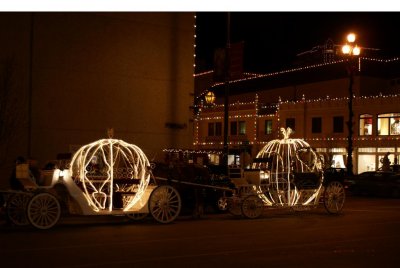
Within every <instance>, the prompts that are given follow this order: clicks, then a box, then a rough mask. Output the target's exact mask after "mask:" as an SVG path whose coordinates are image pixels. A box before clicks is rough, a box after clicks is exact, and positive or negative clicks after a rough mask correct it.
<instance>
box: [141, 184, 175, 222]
mask: <svg viewBox="0 0 400 268" xmlns="http://www.w3.org/2000/svg"><path fill="white" fill-rule="evenodd" d="M149 211H150V214H151V216H153V218H154V219H155V220H156V221H158V222H161V223H170V222H172V221H174V220H175V219H176V217H178V215H179V213H180V211H181V197H180V195H179V193H178V191H177V190H176V189H175V188H173V187H172V186H169V185H161V186H158V187H157V188H155V189H154V190H153V192H152V193H151V195H150V197H149Z"/></svg>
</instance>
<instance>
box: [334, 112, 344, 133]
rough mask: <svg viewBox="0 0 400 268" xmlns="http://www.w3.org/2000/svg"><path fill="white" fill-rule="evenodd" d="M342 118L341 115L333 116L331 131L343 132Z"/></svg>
mask: <svg viewBox="0 0 400 268" xmlns="http://www.w3.org/2000/svg"><path fill="white" fill-rule="evenodd" d="M343 126H344V118H343V116H334V117H333V133H343Z"/></svg>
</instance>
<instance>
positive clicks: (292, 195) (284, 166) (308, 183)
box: [227, 128, 345, 218]
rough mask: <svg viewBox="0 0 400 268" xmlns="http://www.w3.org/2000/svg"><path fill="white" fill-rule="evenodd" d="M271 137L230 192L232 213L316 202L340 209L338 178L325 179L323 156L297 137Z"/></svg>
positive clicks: (306, 206) (312, 205)
mask: <svg viewBox="0 0 400 268" xmlns="http://www.w3.org/2000/svg"><path fill="white" fill-rule="evenodd" d="M281 132H282V134H283V139H277V140H272V141H270V142H269V143H267V144H266V145H265V146H264V148H263V149H262V150H261V151H260V152H259V153H258V155H257V157H256V159H255V161H254V162H253V164H252V168H251V169H247V170H243V171H242V173H241V176H240V178H237V179H232V181H233V182H234V183H235V185H236V191H235V192H234V194H233V196H232V197H230V198H228V199H227V204H228V209H229V211H230V212H231V213H232V214H234V215H243V216H245V217H247V218H257V217H259V216H260V215H261V213H262V211H263V209H264V208H266V207H268V208H291V209H294V210H308V209H311V208H315V207H317V206H318V205H319V204H320V203H323V204H324V207H325V208H326V210H327V211H328V212H329V213H332V214H337V213H340V212H341V211H342V208H343V205H344V201H345V189H344V185H343V183H342V182H341V181H340V180H336V179H329V180H325V178H324V173H323V159H322V158H321V157H320V156H319V155H318V154H317V153H316V152H315V151H314V150H313V149H312V148H311V147H310V145H309V144H308V143H307V142H305V141H304V140H301V139H291V138H289V135H290V133H291V130H290V128H288V129H287V130H285V129H281Z"/></svg>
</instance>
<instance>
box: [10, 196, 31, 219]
mask: <svg viewBox="0 0 400 268" xmlns="http://www.w3.org/2000/svg"><path fill="white" fill-rule="evenodd" d="M29 199H30V196H29V195H27V194H12V195H11V196H10V197H9V198H8V199H7V203H6V213H7V218H8V220H9V221H10V222H11V223H12V224H15V225H17V226H26V225H29V221H28V219H27V218H26V207H27V205H28V202H29Z"/></svg>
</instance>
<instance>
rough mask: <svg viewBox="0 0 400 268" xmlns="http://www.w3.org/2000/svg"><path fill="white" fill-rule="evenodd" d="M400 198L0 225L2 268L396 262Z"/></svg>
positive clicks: (383, 264)
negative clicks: (328, 207)
mask: <svg viewBox="0 0 400 268" xmlns="http://www.w3.org/2000/svg"><path fill="white" fill-rule="evenodd" d="M399 227H400V199H367V198H358V197H349V198H348V199H347V200H346V204H345V208H344V211H343V214H341V215H339V216H335V215H329V214H327V213H326V212H325V210H324V209H323V207H322V206H321V207H320V208H318V209H316V210H311V211H305V212H293V211H289V210H268V209H266V210H265V212H264V214H263V216H262V217H261V218H259V219H256V220H247V219H242V218H236V217H233V216H231V215H229V214H219V215H217V214H207V215H206V216H205V217H203V218H201V219H193V218H192V217H180V218H178V220H177V221H175V222H174V223H172V224H168V225H162V224H157V223H155V222H154V221H153V220H152V219H151V218H148V219H145V220H144V221H143V222H134V223H132V222H128V221H127V220H125V218H121V217H113V218H108V217H96V216H92V217H68V218H63V219H62V220H61V222H60V223H59V224H58V225H57V226H55V227H54V228H53V229H50V230H45V231H40V230H35V229H33V228H29V227H28V228H16V227H10V226H7V225H5V224H2V225H1V226H0V237H1V246H0V258H1V267H398V263H399V262H400V252H399V249H400V246H399V243H400V231H399Z"/></svg>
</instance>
